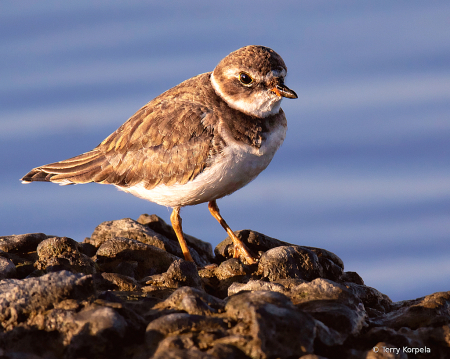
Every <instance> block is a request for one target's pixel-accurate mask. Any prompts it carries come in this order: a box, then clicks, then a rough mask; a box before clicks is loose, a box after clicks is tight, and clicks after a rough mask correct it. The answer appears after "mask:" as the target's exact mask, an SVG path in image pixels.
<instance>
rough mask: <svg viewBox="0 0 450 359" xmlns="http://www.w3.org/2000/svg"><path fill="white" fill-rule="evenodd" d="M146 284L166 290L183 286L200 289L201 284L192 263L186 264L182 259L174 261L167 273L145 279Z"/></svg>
mask: <svg viewBox="0 0 450 359" xmlns="http://www.w3.org/2000/svg"><path fill="white" fill-rule="evenodd" d="M146 284H152V285H156V286H160V287H166V288H180V287H183V286H190V287H193V288H202V282H201V280H200V277H199V275H198V272H197V267H196V266H195V264H194V263H192V262H187V261H185V260H183V259H177V260H176V261H174V262H173V263H172V264H171V265H170V267H169V269H168V270H167V272H165V273H162V274H159V275H153V276H150V277H149V278H147V279H146Z"/></svg>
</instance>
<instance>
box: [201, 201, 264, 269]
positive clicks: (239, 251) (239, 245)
mask: <svg viewBox="0 0 450 359" xmlns="http://www.w3.org/2000/svg"><path fill="white" fill-rule="evenodd" d="M208 209H209V211H210V212H211V214H212V215H213V217H214V218H215V219H217V221H218V222H219V223H220V225H221V226H222V227H223V228H224V229H225V230H226V231H227V233H228V235H229V236H230V238H231V240H232V241H233V247H234V258H239V256H241V255H242V256H243V257H244V258H245V260H246V261H247V263H249V264H254V263H256V262H257V261H258V259H257V258H254V257H253V256H252V255H251V254H250V251H249V249H248V248H247V246H246V245H245V244H244V243H243V242H242V241H241V240H240V239H239V238H238V237H236V235H235V234H234V232H233V231H232V230H231V228H230V227H229V226H228V224H227V222H225V220H224V219H223V218H222V216H221V215H220V211H219V207H217V203H216V201H215V200H214V201H210V202H209V203H208Z"/></svg>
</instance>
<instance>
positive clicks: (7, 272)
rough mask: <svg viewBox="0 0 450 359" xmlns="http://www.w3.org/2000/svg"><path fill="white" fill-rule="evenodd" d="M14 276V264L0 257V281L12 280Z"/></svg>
mask: <svg viewBox="0 0 450 359" xmlns="http://www.w3.org/2000/svg"><path fill="white" fill-rule="evenodd" d="M16 274H17V272H16V266H15V265H14V263H13V262H12V261H11V260H9V259H7V258H4V257H0V280H2V279H6V278H14V277H15V276H16Z"/></svg>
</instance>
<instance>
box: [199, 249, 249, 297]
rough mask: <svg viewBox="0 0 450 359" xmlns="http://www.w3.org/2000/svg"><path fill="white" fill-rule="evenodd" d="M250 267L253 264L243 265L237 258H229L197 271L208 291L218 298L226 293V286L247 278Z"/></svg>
mask: <svg viewBox="0 0 450 359" xmlns="http://www.w3.org/2000/svg"><path fill="white" fill-rule="evenodd" d="M252 267H254V266H247V265H244V264H242V262H241V261H239V260H238V259H236V258H231V259H228V260H226V261H224V262H222V263H220V265H219V266H214V267H213V266H209V267H207V268H202V269H200V270H199V272H198V273H199V275H200V277H201V279H202V282H203V285H204V287H205V289H206V290H207V291H208V292H210V293H211V294H213V295H215V296H217V297H219V298H225V297H226V296H227V295H228V288H229V287H230V286H231V285H232V284H233V283H238V282H241V281H246V280H248V279H249V277H250V274H251V273H252ZM253 269H254V268H253Z"/></svg>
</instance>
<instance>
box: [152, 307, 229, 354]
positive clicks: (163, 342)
mask: <svg viewBox="0 0 450 359" xmlns="http://www.w3.org/2000/svg"><path fill="white" fill-rule="evenodd" d="M227 329H228V322H227V320H225V319H222V318H214V317H208V316H203V315H193V314H187V313H176V314H169V315H165V316H162V317H160V318H158V319H156V320H153V321H152V322H150V324H149V325H148V326H147V329H146V333H145V341H146V343H147V346H148V350H149V352H150V353H152V354H153V353H161V352H165V351H167V350H168V349H171V348H174V347H175V348H178V349H188V350H192V349H194V347H195V346H197V345H195V344H194V343H199V342H200V343H201V346H202V347H203V348H205V347H207V346H208V345H212V343H213V341H214V340H215V339H217V337H222V336H224V335H225V334H226V330H227ZM199 337H200V338H201V339H202V340H199ZM205 339H206V340H205ZM174 342H175V345H174ZM197 348H198V347H197ZM194 351H196V350H195V349H194Z"/></svg>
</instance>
